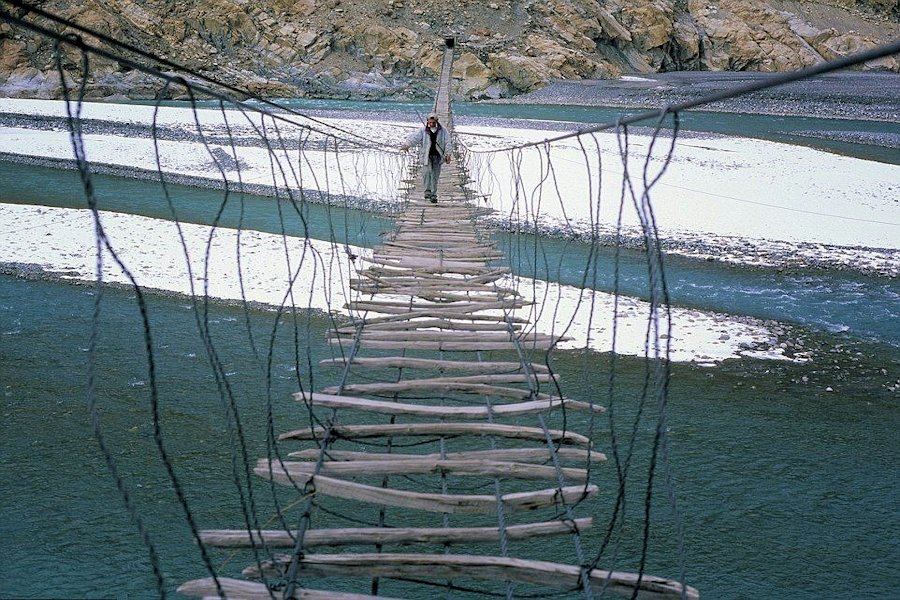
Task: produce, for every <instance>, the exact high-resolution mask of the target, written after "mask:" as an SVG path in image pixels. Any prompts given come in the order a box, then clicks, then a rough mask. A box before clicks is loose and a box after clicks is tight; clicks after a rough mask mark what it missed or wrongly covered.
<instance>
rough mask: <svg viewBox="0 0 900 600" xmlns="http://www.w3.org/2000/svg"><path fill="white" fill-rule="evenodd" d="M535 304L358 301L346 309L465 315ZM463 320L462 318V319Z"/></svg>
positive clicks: (347, 304)
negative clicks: (420, 311)
mask: <svg viewBox="0 0 900 600" xmlns="http://www.w3.org/2000/svg"><path fill="white" fill-rule="evenodd" d="M532 304H534V303H533V302H528V301H524V300H521V299H519V298H516V299H513V300H498V301H496V302H454V303H453V304H438V303H434V304H423V303H418V304H412V305H410V303H409V302H408V301H404V302H398V301H395V300H357V301H353V302H347V303H346V304H344V308H349V309H351V310H374V311H380V312H398V311H396V310H387V309H400V310H399V312H403V313H407V312H413V311H415V310H437V311H441V312H442V313H446V314H453V315H464V314H468V313H472V312H478V311H482V310H510V309H514V308H522V307H524V306H531V305H532ZM460 318H461V317H460Z"/></svg>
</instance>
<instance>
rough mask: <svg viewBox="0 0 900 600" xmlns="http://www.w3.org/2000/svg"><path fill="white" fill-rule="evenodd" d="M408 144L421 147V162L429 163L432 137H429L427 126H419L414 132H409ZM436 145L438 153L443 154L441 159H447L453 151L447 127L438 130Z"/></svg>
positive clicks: (423, 163) (422, 163)
mask: <svg viewBox="0 0 900 600" xmlns="http://www.w3.org/2000/svg"><path fill="white" fill-rule="evenodd" d="M406 145H407V146H409V147H410V148H412V147H413V146H418V148H419V164H421V165H427V164H428V149H429V146H430V145H431V138H430V137H429V135H428V133H427V131H426V129H425V127H424V126H423V127H419V128H418V129H416V130H415V131H414V132H412V133H411V134H409V136H407V138H406ZM434 146H435V148H437V151H438V154H440V155H441V160H442V161H446V160H447V156H449V153H450V152H452V148H451V146H450V134H449V133H447V128H446V127H443V126H442V127H441V128H440V129H438V132H437V139H436V140H435V141H434Z"/></svg>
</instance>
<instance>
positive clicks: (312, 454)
mask: <svg viewBox="0 0 900 600" xmlns="http://www.w3.org/2000/svg"><path fill="white" fill-rule="evenodd" d="M320 453H321V450H319V449H318V448H311V449H309V450H297V451H296V452H291V453H289V454H288V457H290V458H305V459H307V460H316V459H318V457H319V454H320ZM326 454H327V456H328V460H331V461H337V460H343V461H354V460H418V459H420V458H431V459H440V458H445V459H450V460H468V459H479V458H481V459H487V460H514V461H518V462H527V461H531V462H540V463H545V462H548V461H550V450H549V449H548V448H496V449H494V450H470V451H467V452H446V453H444V455H443V456H441V455H440V454H399V453H396V452H391V453H384V452H353V451H351V450H328V451H327V452H326ZM556 455H557V456H558V457H559V459H560V460H562V461H576V462H582V463H584V462H587V461H588V460H589V461H590V462H603V461H605V460H606V455H605V454H603V453H602V452H593V451H588V450H582V449H581V448H557V449H556Z"/></svg>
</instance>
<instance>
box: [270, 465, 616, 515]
mask: <svg viewBox="0 0 900 600" xmlns="http://www.w3.org/2000/svg"><path fill="white" fill-rule="evenodd" d="M253 472H254V473H256V474H257V475H259V476H260V477H262V478H264V479H269V480H271V481H274V482H276V483H279V484H281V485H285V486H288V487H302V486H306V484H307V482H310V481H311V482H312V485H313V486H314V488H315V493H316V494H322V495H325V496H333V497H335V498H343V499H345V500H356V501H358V502H369V503H372V504H377V505H379V506H396V507H401V508H411V509H415V510H422V511H426V512H436V513H449V514H481V515H494V514H497V497H496V496H494V495H493V494H491V495H488V494H432V493H428V492H412V491H408V490H395V489H391V488H385V487H380V486H373V485H365V484H362V483H356V482H354V481H347V480H344V479H336V478H334V477H326V476H324V475H315V476H314V475H312V474H311V473H307V472H304V471H299V470H296V471H291V470H286V469H285V468H284V467H283V466H282V465H280V464H271V469H270V468H269V463H266V464H262V465H257V466H256V468H254V469H253ZM597 491H598V488H597V486H596V485H593V484H588V485H569V486H565V487H562V488H560V487H554V488H545V489H540V490H531V491H528V492H515V493H511V494H504V495H502V496H500V502H501V503H502V504H503V510H504V512H506V511H509V512H515V511H530V510H537V509H539V508H548V507H553V506H557V505H559V504H560V503H563V502H564V503H573V502H578V501H580V500H582V499H584V498H588V497H591V496H594V495H596V494H597Z"/></svg>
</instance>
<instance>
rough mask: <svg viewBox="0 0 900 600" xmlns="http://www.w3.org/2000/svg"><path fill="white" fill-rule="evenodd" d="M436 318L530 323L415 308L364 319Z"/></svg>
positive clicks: (503, 316)
mask: <svg viewBox="0 0 900 600" xmlns="http://www.w3.org/2000/svg"><path fill="white" fill-rule="evenodd" d="M423 318H436V319H454V320H459V321H472V322H475V321H483V322H489V323H490V322H493V323H528V322H529V321H528V319H527V318H525V317H516V316H513V315H508V314H504V313H501V312H494V313H493V314H485V313H473V312H468V313H464V314H463V313H459V312H454V311H448V310H442V309H440V308H422V307H415V308H412V309H411V310H408V311H403V312H400V313H398V314H394V315H381V316H377V317H366V318H365V319H362V321H363V323H364V324H365V325H370V324H372V323H391V322H402V321H411V320H413V319H423Z"/></svg>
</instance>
